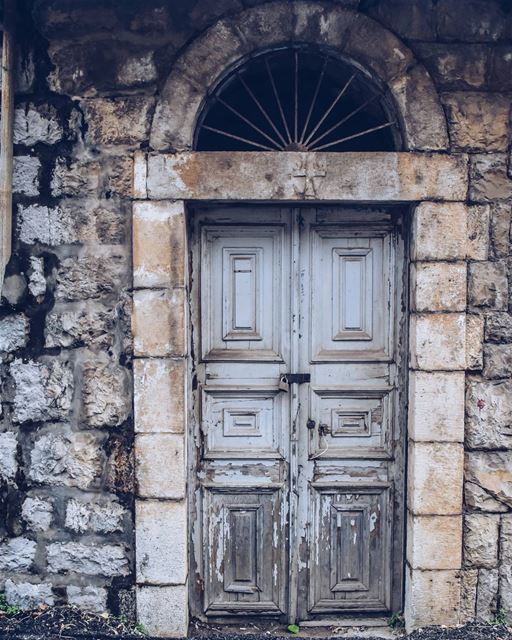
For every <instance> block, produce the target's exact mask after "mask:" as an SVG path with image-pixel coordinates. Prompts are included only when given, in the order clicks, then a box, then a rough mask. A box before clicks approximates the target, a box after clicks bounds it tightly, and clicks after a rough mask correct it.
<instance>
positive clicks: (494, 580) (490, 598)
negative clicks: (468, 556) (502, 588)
mask: <svg viewBox="0 0 512 640" xmlns="http://www.w3.org/2000/svg"><path fill="white" fill-rule="evenodd" d="M498 586H499V571H498V569H479V571H478V590H477V595H476V620H477V621H478V622H490V621H491V620H492V619H493V618H494V617H495V615H496V613H497V609H498V606H497V605H498Z"/></svg>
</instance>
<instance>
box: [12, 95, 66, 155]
mask: <svg viewBox="0 0 512 640" xmlns="http://www.w3.org/2000/svg"><path fill="white" fill-rule="evenodd" d="M13 136H14V144H23V145H25V146H26V147H31V146H32V145H35V144H37V143H38V142H42V143H44V144H55V143H56V142H60V140H62V138H63V137H64V130H63V128H62V125H61V124H60V122H59V117H58V115H57V110H56V108H55V107H53V106H51V105H47V104H41V105H37V106H35V105H34V104H24V105H20V106H19V107H17V108H16V110H15V112H14V132H13Z"/></svg>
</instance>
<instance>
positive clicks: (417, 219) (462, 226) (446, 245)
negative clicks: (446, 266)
mask: <svg viewBox="0 0 512 640" xmlns="http://www.w3.org/2000/svg"><path fill="white" fill-rule="evenodd" d="M467 225H468V210H467V207H466V206H465V205H464V204H462V203H458V202H457V203H447V202H445V203H437V202H422V203H421V204H419V205H418V206H417V207H416V209H415V210H414V216H413V222H412V236H413V237H412V245H411V259H412V260H465V259H466V255H467V245H468V235H467Z"/></svg>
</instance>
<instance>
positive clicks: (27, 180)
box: [12, 156, 41, 196]
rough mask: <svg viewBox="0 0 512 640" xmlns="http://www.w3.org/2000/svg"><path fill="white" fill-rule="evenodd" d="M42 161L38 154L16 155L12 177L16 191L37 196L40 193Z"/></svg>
mask: <svg viewBox="0 0 512 640" xmlns="http://www.w3.org/2000/svg"><path fill="white" fill-rule="evenodd" d="M40 170H41V161H40V160H39V158H38V157H37V156H16V157H15V158H14V173H13V177H12V183H13V185H12V186H13V191H14V193H21V194H23V195H24V196H37V195H38V193H39V171H40Z"/></svg>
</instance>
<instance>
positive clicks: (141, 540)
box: [135, 500, 188, 585]
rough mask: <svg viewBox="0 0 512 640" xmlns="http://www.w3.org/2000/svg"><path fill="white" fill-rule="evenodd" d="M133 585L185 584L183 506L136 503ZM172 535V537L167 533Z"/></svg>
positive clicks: (185, 550)
mask: <svg viewBox="0 0 512 640" xmlns="http://www.w3.org/2000/svg"><path fill="white" fill-rule="evenodd" d="M135 517H136V523H137V546H136V552H137V558H136V570H137V582H138V583H139V584H142V583H149V584H167V585H168V584H185V582H186V580H187V566H188V562H187V558H188V555H187V504H186V502H185V501H182V502H170V501H156V500H137V502H136V516H135ZM171 531H172V535H169V532H171Z"/></svg>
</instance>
